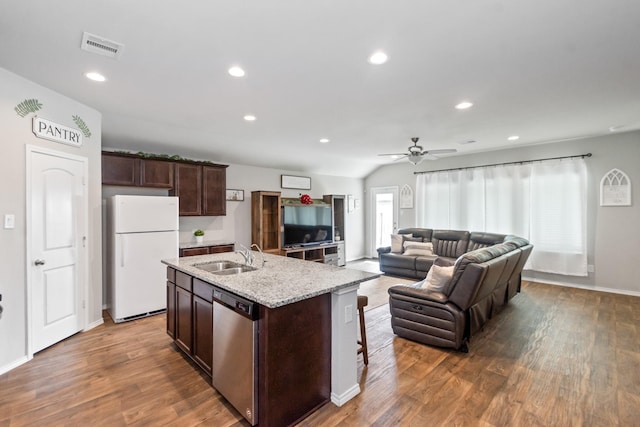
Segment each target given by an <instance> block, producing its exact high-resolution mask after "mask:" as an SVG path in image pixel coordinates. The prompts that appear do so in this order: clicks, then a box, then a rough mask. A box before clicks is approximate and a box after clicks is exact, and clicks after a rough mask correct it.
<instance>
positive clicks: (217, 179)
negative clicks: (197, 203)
mask: <svg viewBox="0 0 640 427" xmlns="http://www.w3.org/2000/svg"><path fill="white" fill-rule="evenodd" d="M226 189H227V171H226V170H225V168H223V167H218V166H215V167H214V166H202V215H205V216H222V215H226V214H227V200H226Z"/></svg>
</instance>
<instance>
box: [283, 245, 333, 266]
mask: <svg viewBox="0 0 640 427" xmlns="http://www.w3.org/2000/svg"><path fill="white" fill-rule="evenodd" d="M281 254H282V255H283V256H288V257H291V258H298V259H303V260H306V261H314V262H323V263H325V264H332V265H338V244H337V243H322V244H318V245H307V246H296V247H289V248H282V251H281Z"/></svg>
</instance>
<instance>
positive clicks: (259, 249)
mask: <svg viewBox="0 0 640 427" xmlns="http://www.w3.org/2000/svg"><path fill="white" fill-rule="evenodd" d="M251 247H252V248H253V247H255V248H256V249H258V252H260V258H262V265H261V266H260V268H264V263H265V261H264V252H262V249H261V248H260V245H258V244H257V243H253V244H252V245H251Z"/></svg>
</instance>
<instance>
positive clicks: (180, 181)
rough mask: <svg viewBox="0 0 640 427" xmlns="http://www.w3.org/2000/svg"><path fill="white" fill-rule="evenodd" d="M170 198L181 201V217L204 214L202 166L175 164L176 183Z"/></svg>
mask: <svg viewBox="0 0 640 427" xmlns="http://www.w3.org/2000/svg"><path fill="white" fill-rule="evenodd" d="M174 184H175V185H174V187H173V190H171V191H170V192H169V195H170V196H178V197H179V200H180V209H179V211H180V216H196V215H201V214H202V166H200V165H196V164H191V163H176V164H175V183H174Z"/></svg>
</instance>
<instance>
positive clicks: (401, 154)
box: [378, 153, 407, 156]
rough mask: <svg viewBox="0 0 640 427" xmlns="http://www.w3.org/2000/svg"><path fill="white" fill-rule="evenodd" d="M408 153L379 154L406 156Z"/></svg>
mask: <svg viewBox="0 0 640 427" xmlns="http://www.w3.org/2000/svg"><path fill="white" fill-rule="evenodd" d="M406 155H407V153H390V154H378V156H406Z"/></svg>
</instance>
